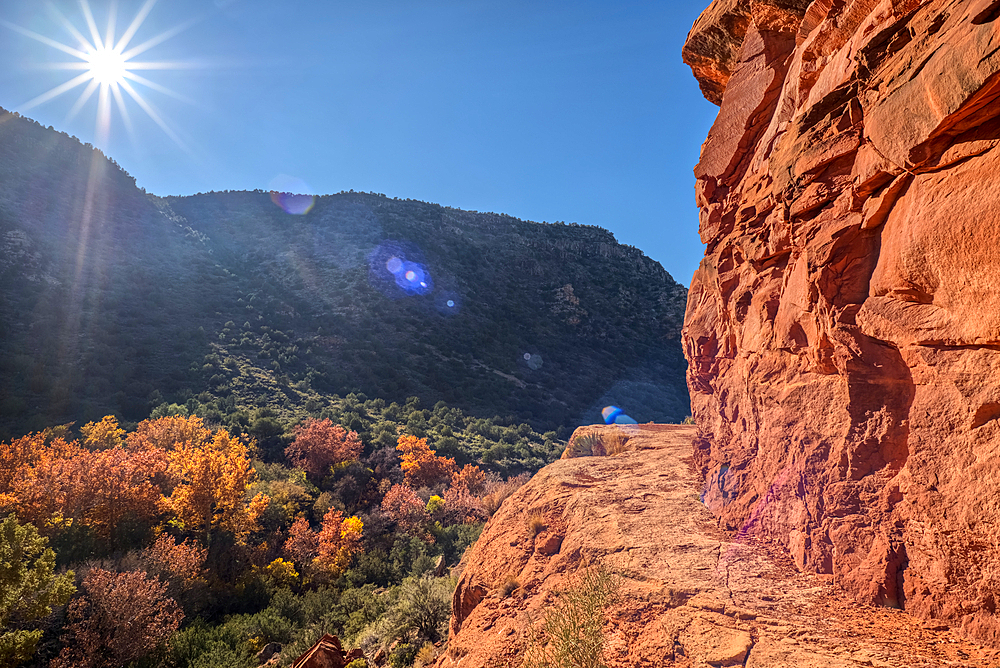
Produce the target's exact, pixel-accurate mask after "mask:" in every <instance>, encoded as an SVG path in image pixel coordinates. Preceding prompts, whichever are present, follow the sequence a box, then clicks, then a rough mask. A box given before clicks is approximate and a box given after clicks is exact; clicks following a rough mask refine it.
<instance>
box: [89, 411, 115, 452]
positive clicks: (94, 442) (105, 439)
mask: <svg viewBox="0 0 1000 668" xmlns="http://www.w3.org/2000/svg"><path fill="white" fill-rule="evenodd" d="M80 433H82V434H83V443H84V445H86V446H87V447H88V448H91V449H92V450H108V449H110V448H117V447H119V446H120V445H122V444H123V443H124V436H125V430H124V429H121V428H119V426H118V420H116V419H115V416H114V415H105V416H104V419H103V420H101V421H100V422H88V423H87V424H85V425H83V426H82V427H80Z"/></svg>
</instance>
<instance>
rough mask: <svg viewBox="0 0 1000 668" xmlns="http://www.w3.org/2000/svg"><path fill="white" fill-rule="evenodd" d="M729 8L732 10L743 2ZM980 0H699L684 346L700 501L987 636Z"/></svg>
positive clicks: (997, 371)
mask: <svg viewBox="0 0 1000 668" xmlns="http://www.w3.org/2000/svg"><path fill="white" fill-rule="evenodd" d="M741 17H742V18H741ZM998 18H1000V2H997V1H996V0H929V1H923V2H921V1H920V0H904V1H898V2H890V1H888V0H883V1H882V2H878V1H876V0H815V1H814V2H812V3H811V4H809V5H808V6H804V5H802V4H795V3H785V4H781V3H774V4H768V3H766V2H757V1H752V2H749V3H747V2H742V3H734V2H732V0H725V1H723V0H717V1H716V2H714V3H713V4H712V5H711V6H710V7H709V8H708V9H707V10H706V12H705V13H704V14H703V16H702V17H701V18H700V19H699V20H698V22H696V23H695V25H694V28H693V29H692V32H691V34H690V36H689V40H688V44H687V46H686V47H685V51H684V56H685V60H686V61H687V62H688V63H689V64H690V65H691V67H692V70H693V71H694V73H695V76H697V77H698V78H699V81H700V82H701V85H702V89H703V90H705V91H706V96H707V97H708V98H709V99H710V100H713V101H715V102H717V103H720V104H721V106H720V109H719V114H718V118H717V119H716V121H715V124H714V126H713V127H712V129H711V131H710V133H709V135H708V138H707V140H706V141H705V144H704V146H703V148H702V155H701V160H700V162H699V163H698V165H697V167H696V168H695V174H696V176H697V191H696V197H697V202H698V206H699V207H700V232H701V238H702V241H703V242H704V243H705V244H706V245H707V250H706V255H705V259H704V260H703V261H702V264H701V266H700V268H699V269H698V271H697V272H696V273H695V276H694V278H693V280H692V284H691V289H690V294H689V300H688V310H687V316H686V320H685V329H684V334H683V341H684V347H685V354H686V355H687V358H688V361H689V369H688V386H689V389H690V391H691V399H692V409H693V414H694V417H695V419H696V421H697V424H698V427H699V440H698V442H697V448H696V461H697V465H698V467H699V469H700V470H701V473H702V475H703V476H704V478H705V482H706V490H705V494H706V496H705V500H706V503H707V505H708V506H709V508H710V509H711V510H712V512H713V513H715V514H716V515H717V516H718V517H719V518H721V521H722V524H723V525H724V527H726V528H729V529H733V530H739V531H740V532H741V534H742V535H747V536H757V537H763V538H770V539H776V540H778V541H780V542H781V543H782V544H783V545H785V546H787V548H788V549H789V550H790V552H791V554H792V557H793V560H794V563H795V565H796V566H797V567H798V568H800V569H802V570H804V571H810V572H814V573H823V574H832V575H833V576H834V579H835V581H836V582H837V583H838V584H839V585H840V586H842V587H843V588H845V589H846V590H847V591H848V592H850V593H851V594H852V595H853V596H855V597H856V598H857V599H860V600H862V601H867V602H874V603H880V604H883V605H888V606H898V607H903V608H905V609H906V610H907V611H912V612H914V613H916V614H918V615H920V616H922V617H924V618H933V619H939V620H944V621H946V622H947V623H949V624H954V625H958V626H960V627H961V628H962V629H963V630H964V631H965V632H966V633H967V634H969V635H971V636H973V637H975V638H978V639H980V640H984V641H989V642H992V643H1000V621H998V617H997V616H996V614H995V612H996V607H997V604H998V600H1000V578H998V577H997V575H996V573H1000V550H997V549H996V548H997V545H998V543H1000V491H998V485H997V477H998V475H1000V474H998V473H997V471H1000V420H998V419H997V418H1000V278H998V275H1000V243H998V242H1000V148H997V144H998V143H1000V100H998V99H997V98H998V97H1000V75H998V72H1000V21H997V19H998Z"/></svg>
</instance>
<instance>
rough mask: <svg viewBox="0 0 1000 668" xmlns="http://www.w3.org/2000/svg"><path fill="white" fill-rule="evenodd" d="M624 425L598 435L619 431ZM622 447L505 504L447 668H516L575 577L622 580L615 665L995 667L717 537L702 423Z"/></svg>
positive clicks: (949, 639) (770, 551)
mask: <svg viewBox="0 0 1000 668" xmlns="http://www.w3.org/2000/svg"><path fill="white" fill-rule="evenodd" d="M618 429H621V427H615V426H609V427H593V428H590V429H589V430H588V433H595V432H596V433H599V434H601V433H605V432H608V433H613V432H614V431H615V430H618ZM626 429H628V430H629V432H628V433H629V436H630V438H629V439H628V442H627V444H626V449H625V451H624V452H623V453H621V454H619V455H615V456H609V457H575V458H570V459H561V460H559V461H556V462H555V463H553V464H550V465H549V466H546V467H545V468H544V469H542V470H541V471H540V472H539V473H538V474H537V475H536V476H535V477H534V478H533V479H532V480H531V481H530V482H529V483H528V484H527V485H525V486H524V487H522V488H521V489H520V490H518V491H517V492H516V493H515V494H514V495H513V496H511V497H510V498H509V499H507V500H506V501H505V502H504V504H503V505H502V506H501V508H500V510H499V511H498V512H497V513H496V515H494V517H493V518H492V519H491V520H490V521H489V522H488V523H487V525H486V527H485V529H484V530H483V533H482V536H481V537H480V539H479V540H478V541H477V542H476V544H475V545H474V546H473V547H472V548H471V549H470V551H469V552H468V553H467V554H466V556H465V558H464V560H463V561H464V562H465V563H466V564H467V566H466V567H465V569H464V571H463V573H462V575H461V577H460V579H459V583H458V586H457V588H456V590H455V594H454V598H453V601H452V618H451V633H450V637H449V641H448V646H447V649H446V651H445V652H444V654H443V655H442V656H441V657H440V658H439V659H438V662H437V664H436V666H437V668H456V667H461V668H482V667H490V668H517V667H518V666H521V665H522V659H523V656H524V652H525V648H526V646H527V645H528V643H529V638H530V637H531V634H530V632H529V628H531V627H532V625H534V627H535V628H538V625H539V624H540V620H541V619H542V618H543V617H544V615H545V614H546V610H551V609H552V608H553V604H554V603H555V602H556V601H557V600H558V598H559V592H560V591H562V590H565V589H566V588H567V587H569V586H572V585H573V584H574V583H575V582H578V580H577V578H578V576H579V574H580V573H581V571H583V570H586V569H590V568H596V567H599V566H603V568H604V569H605V570H607V571H609V572H611V573H613V574H615V575H616V576H618V577H620V590H619V594H620V595H619V597H618V600H617V602H615V603H613V604H612V605H611V606H610V607H609V608H608V609H607V610H606V611H605V612H606V617H605V624H604V629H603V635H604V638H605V639H606V644H605V648H606V650H605V654H604V659H605V663H606V665H607V666H608V668H646V667H649V668H652V667H654V666H655V667H657V668H661V667H665V666H678V667H685V668H708V667H709V666H747V667H749V668H793V667H794V668H854V667H860V666H878V667H881V668H889V667H898V666H903V665H905V666H907V667H908V668H924V667H926V668H930V667H931V666H935V667H936V666H942V665H953V666H963V667H967V668H972V667H973V666H977V667H980V668H981V667H985V666H998V665H1000V664H998V663H997V659H998V658H1000V652H998V653H994V652H989V651H985V650H983V649H982V648H981V647H978V646H976V645H974V644H972V643H970V642H965V641H959V640H957V639H956V638H955V637H954V636H953V635H952V633H951V632H950V631H948V630H947V628H946V627H944V626H935V625H927V624H924V623H921V622H920V621H919V620H917V619H916V618H914V617H912V616H910V615H908V614H906V613H903V612H900V611H898V610H891V609H886V608H875V607H870V606H864V605H860V604H858V603H856V602H854V601H853V600H850V599H848V598H847V597H846V596H845V595H843V594H842V593H838V589H837V588H836V587H835V586H834V585H833V584H832V578H831V577H829V576H822V575H816V574H811V573H800V572H798V571H797V570H796V569H795V568H794V567H793V566H792V563H791V562H790V560H789V559H788V557H787V552H785V551H784V550H782V549H781V548H780V547H779V546H777V545H776V544H770V543H766V542H760V541H756V540H752V539H750V538H749V537H747V536H743V535H735V536H734V535H729V534H727V533H726V532H723V531H721V530H720V529H719V528H718V526H717V523H716V521H715V519H714V517H713V516H712V513H711V512H710V511H709V510H708V509H707V508H706V507H705V506H704V505H703V503H702V502H701V498H700V494H699V490H700V488H701V477H700V474H699V472H698V471H697V469H696V468H695V466H694V463H693V461H692V458H691V450H692V441H693V439H694V438H695V435H696V432H695V428H694V427H688V426H680V425H669V426H668V425H635V426H629V427H626Z"/></svg>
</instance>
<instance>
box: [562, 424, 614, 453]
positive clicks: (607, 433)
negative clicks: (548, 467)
mask: <svg viewBox="0 0 1000 668" xmlns="http://www.w3.org/2000/svg"><path fill="white" fill-rule="evenodd" d="M628 439H629V437H628V434H626V433H625V432H624V431H622V430H620V429H613V430H610V429H605V430H602V431H590V432H587V433H585V434H580V435H579V436H577V437H576V438H573V439H570V442H569V444H567V446H566V450H567V451H568V452H569V455H568V458H570V459H572V458H574V457H605V456H608V455H620V454H621V453H623V452H625V444H626V443H628Z"/></svg>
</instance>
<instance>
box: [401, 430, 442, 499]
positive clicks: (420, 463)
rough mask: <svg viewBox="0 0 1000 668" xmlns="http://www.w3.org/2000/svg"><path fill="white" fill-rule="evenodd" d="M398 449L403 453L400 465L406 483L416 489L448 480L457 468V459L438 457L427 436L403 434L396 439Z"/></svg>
mask: <svg viewBox="0 0 1000 668" xmlns="http://www.w3.org/2000/svg"><path fill="white" fill-rule="evenodd" d="M396 449H397V450H399V451H400V452H401V453H403V454H402V462H401V463H400V467H401V468H402V469H403V475H404V477H405V478H406V484H407V485H409V486H410V487H412V488H414V489H420V488H421V487H430V486H431V485H434V484H435V483H438V482H441V481H442V480H446V479H447V478H448V476H450V475H451V473H452V471H454V470H455V460H454V459H452V458H451V457H438V456H437V454H436V453H435V452H434V451H433V450H431V449H430V447H428V445H427V439H426V438H417V437H416V436H410V435H409V434H403V435H402V436H400V437H399V438H398V439H397V440H396Z"/></svg>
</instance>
